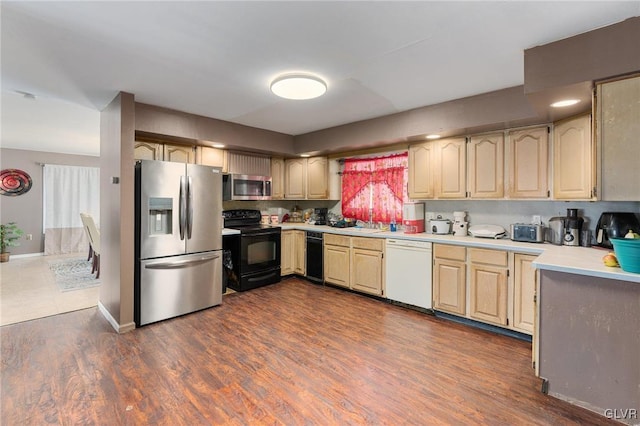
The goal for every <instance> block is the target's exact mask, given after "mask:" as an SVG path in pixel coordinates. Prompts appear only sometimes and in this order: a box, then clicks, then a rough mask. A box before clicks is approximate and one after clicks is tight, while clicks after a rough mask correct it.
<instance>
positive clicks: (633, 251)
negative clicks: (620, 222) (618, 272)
mask: <svg viewBox="0 0 640 426" xmlns="http://www.w3.org/2000/svg"><path fill="white" fill-rule="evenodd" d="M611 243H612V244H613V251H614V252H615V253H616V257H617V258H618V263H620V267H621V268H622V270H623V271H625V272H634V273H636V274H640V239H638V238H634V239H632V238H611Z"/></svg>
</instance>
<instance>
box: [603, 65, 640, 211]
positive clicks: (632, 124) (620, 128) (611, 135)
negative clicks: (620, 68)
mask: <svg viewBox="0 0 640 426" xmlns="http://www.w3.org/2000/svg"><path fill="white" fill-rule="evenodd" d="M597 89H598V91H597V97H596V109H597V115H596V117H595V120H596V129H597V136H596V137H597V140H598V152H599V153H601V156H600V157H601V164H600V168H599V170H598V171H601V172H602V174H601V176H600V177H599V179H601V182H600V185H601V190H602V194H600V199H601V200H604V201H638V200H640V185H638V182H640V167H638V159H639V158H640V143H638V135H640V102H638V99H640V76H636V77H634V78H627V79H624V80H617V81H610V82H606V83H602V84H599V85H598V86H597Z"/></svg>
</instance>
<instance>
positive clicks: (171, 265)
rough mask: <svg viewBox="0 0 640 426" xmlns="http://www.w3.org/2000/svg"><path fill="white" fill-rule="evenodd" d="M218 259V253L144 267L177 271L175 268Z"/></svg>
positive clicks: (149, 264) (150, 264)
mask: <svg viewBox="0 0 640 426" xmlns="http://www.w3.org/2000/svg"><path fill="white" fill-rule="evenodd" d="M219 257H220V254H219V253H214V254H209V255H203V256H201V257H199V258H197V259H190V260H178V261H176V262H159V263H148V264H146V265H145V266H144V267H145V268H146V269H177V268H186V267H187V266H192V265H196V264H199V263H204V262H208V261H210V260H212V259H217V258H219Z"/></svg>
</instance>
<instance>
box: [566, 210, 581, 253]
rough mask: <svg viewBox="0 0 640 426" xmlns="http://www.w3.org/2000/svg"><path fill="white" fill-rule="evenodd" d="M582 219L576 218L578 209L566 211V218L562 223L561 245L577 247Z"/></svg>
mask: <svg viewBox="0 0 640 426" xmlns="http://www.w3.org/2000/svg"><path fill="white" fill-rule="evenodd" d="M583 223H584V219H583V218H581V217H579V216H578V209H567V217H566V219H565V221H564V237H563V244H564V245H565V246H579V245H580V233H581V232H582V224H583Z"/></svg>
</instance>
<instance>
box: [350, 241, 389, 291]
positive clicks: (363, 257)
mask: <svg viewBox="0 0 640 426" xmlns="http://www.w3.org/2000/svg"><path fill="white" fill-rule="evenodd" d="M351 263H352V265H353V274H352V277H351V288H353V289H354V290H358V291H362V292H365V293H370V294H375V295H378V296H380V295H382V275H383V271H382V252H380V251H374V250H363V249H352V250H351Z"/></svg>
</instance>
